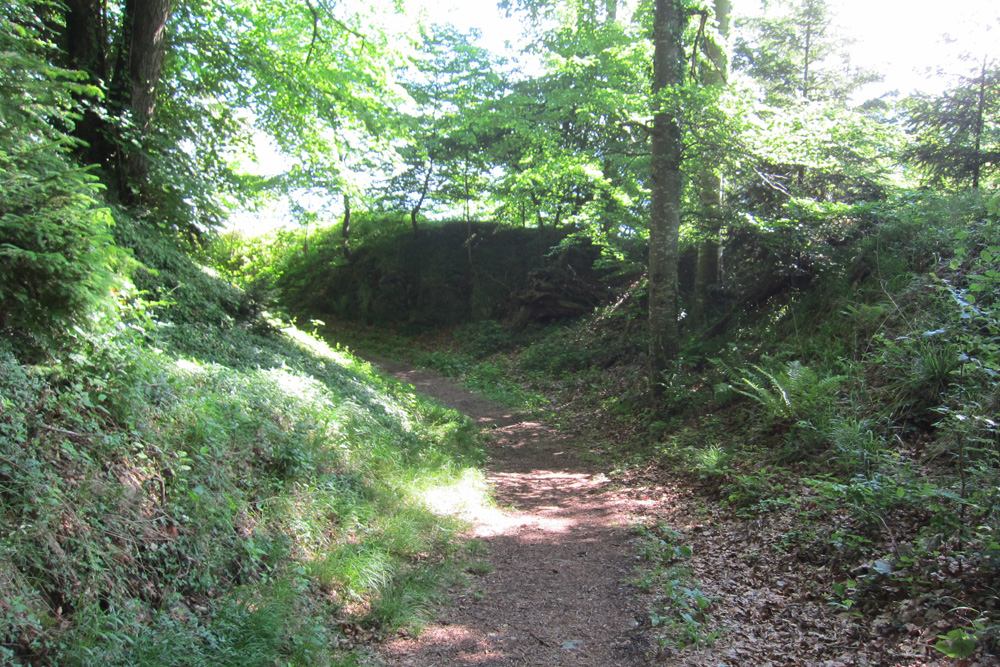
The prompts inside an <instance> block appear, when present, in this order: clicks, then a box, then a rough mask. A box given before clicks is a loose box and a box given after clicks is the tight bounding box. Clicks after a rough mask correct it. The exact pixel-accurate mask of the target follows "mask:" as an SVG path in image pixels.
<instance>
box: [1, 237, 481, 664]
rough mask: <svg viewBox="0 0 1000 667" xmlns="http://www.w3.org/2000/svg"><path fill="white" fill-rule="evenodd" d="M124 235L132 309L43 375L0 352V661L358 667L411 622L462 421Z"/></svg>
mask: <svg viewBox="0 0 1000 667" xmlns="http://www.w3.org/2000/svg"><path fill="white" fill-rule="evenodd" d="M127 223H128V221H127V220H123V221H120V225H119V226H120V228H121V229H120V234H121V235H122V237H123V242H129V241H131V243H130V245H131V246H132V247H133V248H134V249H135V251H136V256H137V259H138V260H139V261H140V262H144V263H145V266H146V267H147V268H146V270H145V271H144V272H142V273H140V274H138V275H136V276H135V280H136V283H137V284H138V285H139V287H140V288H141V289H142V290H144V293H143V294H141V295H138V294H135V296H132V297H127V298H128V299H131V300H132V301H131V310H128V309H126V310H125V311H123V314H122V315H121V316H120V317H118V318H109V319H107V320H106V321H104V322H103V323H98V324H95V325H94V326H91V327H88V328H77V329H75V330H72V331H70V332H68V334H67V335H68V336H71V337H72V338H73V340H72V345H68V346H67V349H69V350H71V352H70V353H67V354H52V355H51V356H49V357H48V358H46V359H45V360H44V362H43V363H37V360H36V363H30V364H29V363H25V362H24V361H22V360H21V359H20V358H19V356H18V353H17V351H16V350H15V349H14V348H13V347H12V346H11V345H10V344H9V342H7V341H4V342H0V403H2V410H0V521H2V524H3V530H0V663H3V664H32V665H56V664H58V665H101V664H128V665H205V664H216V665H269V666H270V665H276V664H281V665H339V664H355V662H356V660H357V650H359V648H363V644H364V642H365V641H366V640H367V639H368V638H371V637H372V636H375V635H380V634H383V633H386V632H390V631H392V630H393V629H395V628H398V627H408V628H410V630H411V631H413V632H416V631H418V630H419V627H420V624H421V622H422V619H423V618H425V616H426V611H427V609H428V607H429V604H430V601H431V600H432V599H433V595H434V592H435V591H437V590H440V582H441V581H442V580H443V579H445V578H447V577H449V576H452V575H451V574H450V573H451V572H452V571H453V569H452V568H448V567H445V566H444V564H445V563H446V562H450V561H451V560H453V559H454V558H459V559H460V558H461V547H460V545H459V543H458V542H457V541H456V540H455V539H454V538H455V534H456V531H457V530H458V529H459V528H460V526H459V525H458V524H457V523H456V521H455V520H453V519H451V518H449V517H448V516H446V515H439V514H436V513H434V512H432V510H431V507H432V506H431V503H430V499H431V497H432V496H433V495H434V494H435V493H436V492H438V491H441V490H443V489H449V488H452V487H458V486H463V487H467V489H466V490H467V492H468V493H472V494H474V495H475V494H478V495H479V496H480V497H482V496H483V493H484V487H483V484H482V478H481V475H480V474H479V473H478V472H477V471H476V469H475V466H476V465H477V464H479V463H481V461H482V452H481V450H480V448H479V442H478V439H477V435H476V429H475V427H474V425H473V424H472V423H471V422H470V421H469V420H468V419H467V418H465V417H464V416H462V415H460V414H458V413H456V412H453V411H451V410H447V409H444V408H442V407H441V406H439V405H437V404H434V403H431V402H428V401H427V400H425V399H423V398H420V397H418V396H416V395H415V394H413V393H412V392H411V391H410V390H409V389H408V388H405V387H402V386H400V385H398V384H397V383H395V382H391V381H388V380H386V379H383V378H382V377H380V376H379V375H378V374H377V373H375V371H374V370H373V369H372V367H371V366H370V365H369V364H367V363H365V362H362V361H359V360H358V359H356V358H354V357H353V356H351V355H350V354H349V353H348V352H346V351H345V350H344V349H340V348H337V347H331V346H329V345H327V344H325V343H323V342H321V341H319V340H317V339H315V338H312V337H310V336H308V335H306V334H304V333H303V332H302V331H300V330H297V329H295V328H294V327H292V326H290V325H288V324H285V323H282V322H281V321H280V320H279V319H277V318H274V317H270V316H267V315H266V314H265V313H263V312H262V311H260V310H259V309H258V308H257V307H256V306H255V305H254V304H253V303H252V302H251V301H250V300H249V299H247V298H246V296H245V294H243V293H241V292H240V291H239V290H235V289H234V288H232V287H230V286H229V285H228V284H227V283H225V282H224V281H220V280H218V279H217V278H216V277H214V276H213V275H212V273H211V272H209V271H205V270H203V269H201V268H199V267H197V266H196V265H194V264H192V263H190V261H188V260H187V259H186V257H185V256H184V255H183V253H182V252H181V251H180V250H177V249H176V248H175V245H174V244H175V242H174V241H173V240H172V239H170V238H169V237H157V236H156V235H155V234H154V235H150V234H149V233H148V232H144V231H142V230H141V229H139V228H137V227H130V226H129V225H128V224H127ZM139 296H142V297H143V298H142V299H140V298H138V297H139ZM418 561H420V562H421V564H419V565H418V564H417V562H418ZM428 563H437V566H435V567H428V565H427V564H428Z"/></svg>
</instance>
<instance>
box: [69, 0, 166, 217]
mask: <svg viewBox="0 0 1000 667" xmlns="http://www.w3.org/2000/svg"><path fill="white" fill-rule="evenodd" d="M105 2H106V0H67V1H66V3H65V12H66V13H65V17H66V26H67V29H66V32H65V35H64V36H63V47H64V49H65V52H66V55H67V58H68V59H69V66H70V67H71V68H73V69H78V70H82V71H84V72H86V73H87V75H88V78H89V79H90V83H93V84H95V85H101V86H102V87H103V88H104V89H105V91H106V97H105V99H104V111H105V113H97V112H96V111H95V110H89V111H87V112H86V113H85V114H84V117H83V118H82V119H81V120H80V122H79V123H77V126H76V128H75V129H74V133H75V135H76V136H77V137H79V138H80V139H82V140H83V141H84V142H86V148H84V149H82V150H81V158H82V159H83V160H84V161H85V162H88V163H92V164H99V165H101V166H102V167H104V169H105V170H106V172H107V175H108V179H107V180H108V183H107V185H108V186H109V187H110V188H111V189H112V194H113V195H116V196H117V197H118V199H120V200H121V201H122V202H123V203H125V204H126V205H134V204H137V203H140V201H146V202H147V203H149V199H150V192H149V189H148V174H149V159H148V155H147V153H146V152H145V149H143V148H139V147H136V141H135V139H138V144H139V145H140V146H141V145H142V144H143V142H144V140H145V139H146V137H147V136H148V135H149V133H150V131H151V129H152V120H153V115H154V112H155V110H156V88H157V85H158V83H159V80H160V72H161V71H162V69H163V58H164V55H165V54H166V46H167V44H166V27H167V21H168V19H169V18H170V12H171V9H172V6H173V5H172V0H125V3H124V7H123V10H122V13H121V26H120V29H119V30H118V31H117V32H118V35H119V37H118V40H117V44H116V45H115V46H116V48H117V54H113V53H111V52H109V50H108V49H109V48H111V47H112V45H110V44H108V40H107V28H106V26H105V21H106V20H107V14H108V12H107V7H106V6H105ZM112 61H114V67H113V68H112V67H111V66H110V65H111V63H112ZM125 115H131V121H132V125H133V127H134V128H135V132H134V133H133V136H132V137H130V138H129V140H125V139H123V138H122V137H121V132H120V128H121V122H122V120H118V121H116V120H114V119H115V118H116V117H117V118H120V119H123V117H124V116H125Z"/></svg>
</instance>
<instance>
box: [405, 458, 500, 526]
mask: <svg viewBox="0 0 1000 667" xmlns="http://www.w3.org/2000/svg"><path fill="white" fill-rule="evenodd" d="M417 495H418V497H419V498H420V501H421V502H422V503H423V504H424V505H425V506H426V507H427V508H428V509H429V510H430V511H431V512H433V513H434V514H437V515H440V516H456V517H458V518H460V519H463V520H466V521H471V520H473V519H474V518H475V517H476V516H479V515H480V514H482V513H484V512H486V511H488V510H489V509H490V505H491V503H490V499H489V496H488V492H487V484H486V480H485V479H484V478H483V474H482V473H481V472H480V471H479V470H477V469H475V468H468V469H466V470H465V471H464V472H463V473H462V474H461V475H460V476H459V477H458V478H457V479H454V480H452V481H450V482H448V483H445V484H433V485H429V486H427V487H426V488H423V489H421V490H420V491H419V492H418V494H417Z"/></svg>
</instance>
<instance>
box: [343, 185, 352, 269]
mask: <svg viewBox="0 0 1000 667" xmlns="http://www.w3.org/2000/svg"><path fill="white" fill-rule="evenodd" d="M341 235H342V236H343V245H342V248H343V250H344V259H350V258H351V244H350V243H351V197H350V195H348V194H347V193H346V192H345V193H344V226H343V227H341Z"/></svg>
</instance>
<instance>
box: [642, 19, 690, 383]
mask: <svg viewBox="0 0 1000 667" xmlns="http://www.w3.org/2000/svg"><path fill="white" fill-rule="evenodd" d="M686 26H687V14H686V13H685V11H684V7H683V5H682V3H681V1H680V0H656V9H655V14H654V19H653V85H652V96H653V105H652V106H653V109H652V110H653V127H652V143H651V149H652V162H651V168H650V177H649V190H650V198H651V201H650V216H649V379H650V384H651V387H652V390H653V393H654V394H659V393H660V392H661V391H662V375H663V373H664V372H665V371H666V370H667V368H668V366H669V364H670V362H671V361H672V360H673V359H674V358H675V357H676V356H677V352H678V350H679V342H680V341H679V337H680V335H679V334H680V330H679V326H678V323H677V316H678V308H677V263H678V238H679V234H680V224H681V217H680V215H681V194H682V190H681V187H682V180H681V162H682V155H683V144H682V141H683V139H682V136H681V125H680V117H681V109H680V104H679V103H680V99H681V96H680V88H681V86H682V85H683V84H684V65H685V58H684V48H683V38H684V29H685V27H686Z"/></svg>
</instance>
